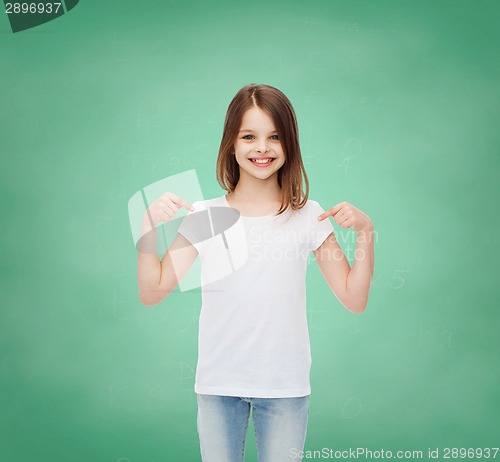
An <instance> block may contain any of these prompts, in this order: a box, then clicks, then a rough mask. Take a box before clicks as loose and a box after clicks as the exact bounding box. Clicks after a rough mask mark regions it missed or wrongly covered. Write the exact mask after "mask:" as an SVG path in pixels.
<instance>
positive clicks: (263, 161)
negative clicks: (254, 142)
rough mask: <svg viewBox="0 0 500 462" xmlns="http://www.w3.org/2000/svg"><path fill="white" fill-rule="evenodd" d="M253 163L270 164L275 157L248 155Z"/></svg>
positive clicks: (263, 165) (261, 165) (262, 165)
mask: <svg viewBox="0 0 500 462" xmlns="http://www.w3.org/2000/svg"><path fill="white" fill-rule="evenodd" d="M248 160H249V161H250V162H252V164H253V165H255V166H257V167H267V166H268V165H271V164H272V163H273V162H274V161H275V160H276V158H275V157H250V158H249V159H248Z"/></svg>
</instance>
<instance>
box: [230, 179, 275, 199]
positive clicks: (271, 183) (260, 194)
mask: <svg viewBox="0 0 500 462" xmlns="http://www.w3.org/2000/svg"><path fill="white" fill-rule="evenodd" d="M230 196H231V197H233V198H234V200H237V201H238V202H249V203H254V202H255V203H262V202H264V201H275V202H280V201H281V188H280V186H279V184H278V174H277V173H276V174H275V175H273V176H272V177H270V178H266V179H265V180H260V179H258V178H254V177H250V176H247V175H240V179H239V181H238V184H237V185H236V187H235V188H234V191H233V192H232V193H230Z"/></svg>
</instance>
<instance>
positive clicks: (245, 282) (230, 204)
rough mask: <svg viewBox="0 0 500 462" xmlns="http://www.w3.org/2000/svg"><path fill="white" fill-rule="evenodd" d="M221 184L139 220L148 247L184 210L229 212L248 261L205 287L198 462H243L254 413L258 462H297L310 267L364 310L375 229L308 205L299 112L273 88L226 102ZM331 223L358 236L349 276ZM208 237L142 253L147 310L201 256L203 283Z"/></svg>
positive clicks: (184, 236) (304, 408) (347, 214)
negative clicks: (218, 192) (208, 195)
mask: <svg viewBox="0 0 500 462" xmlns="http://www.w3.org/2000/svg"><path fill="white" fill-rule="evenodd" d="M217 180H218V182H219V184H220V185H221V186H222V188H223V189H224V190H226V191H227V193H228V194H227V195H223V196H220V197H217V198H214V199H210V200H205V201H198V202H195V203H193V205H191V204H189V203H188V202H186V201H185V200H183V199H182V198H180V197H179V196H177V195H176V194H174V193H172V192H166V193H164V194H163V195H162V196H161V197H160V198H158V199H157V200H156V201H155V202H153V203H152V204H151V206H150V207H149V209H148V211H147V213H146V214H145V215H144V220H143V233H144V234H145V235H149V239H150V240H151V242H156V241H155V226H156V225H157V224H158V223H160V222H166V221H169V220H171V219H172V218H173V217H174V216H175V215H176V213H177V212H178V210H179V209H180V208H181V207H186V208H187V209H188V210H189V213H188V215H187V216H186V218H187V217H189V216H194V215H196V214H197V213H198V212H202V211H207V210H210V209H211V208H212V209H213V208H216V207H225V208H226V209H229V210H234V211H236V212H237V213H238V221H239V222H240V224H241V226H242V227H243V229H244V232H245V233H244V235H245V236H246V238H245V239H246V241H241V242H240V247H243V248H246V250H248V252H246V256H247V258H246V261H245V263H244V264H243V265H241V266H240V267H238V268H234V270H233V271H231V272H230V273H229V274H227V275H226V276H225V277H220V278H218V279H216V280H215V281H212V282H210V284H205V285H204V286H203V287H202V309H201V312H200V321H199V342H198V364H197V369H196V382H195V392H196V393H197V400H198V416H197V429H198V434H199V437H200V450H201V455H202V460H203V462H242V461H244V451H245V438H246V434H247V427H248V422H249V417H250V413H251V412H252V415H253V422H254V427H255V436H256V443H257V453H258V461H259V462H283V461H287V460H294V461H297V460H302V458H301V457H299V456H300V454H301V452H302V451H303V448H304V443H305V438H306V432H307V422H308V413H309V396H310V393H311V387H310V381H309V375H310V367H311V354H310V342H309V333H308V326H307V316H306V285H305V280H306V269H307V258H308V255H309V252H311V251H312V252H313V254H314V257H315V260H316V261H317V263H318V266H319V268H320V270H321V273H322V274H323V276H324V278H325V280H326V282H327V284H328V285H329V287H330V288H331V290H332V292H333V293H334V294H335V296H336V297H337V298H338V300H339V301H340V302H341V303H342V305H343V306H345V307H346V308H347V309H348V310H349V311H351V312H353V313H360V312H362V311H364V309H365V307H366V305H367V302H368V295H369V291H370V285H371V280H372V276H373V265H374V251H373V233H374V229H373V224H372V222H371V220H370V218H369V217H368V216H367V215H366V214H364V213H363V212H362V211H361V210H359V209H358V208H356V207H354V206H353V205H352V204H350V203H348V202H340V203H338V204H336V205H335V206H333V207H331V208H330V209H328V210H327V211H324V210H323V209H322V208H321V206H320V205H319V204H318V202H316V201H313V200H310V199H308V195H309V183H308V178H307V175H306V172H305V169H304V165H303V162H302V156H301V151H300V146H299V137H298V127H297V120H296V116H295V112H294V110H293V108H292V105H291V103H290V101H289V100H288V98H287V97H286V96H285V95H284V94H283V93H282V92H281V91H279V90H278V89H276V88H274V87H272V86H269V85H256V84H251V85H247V86H245V87H243V88H242V89H241V90H240V91H239V92H238V93H237V94H236V96H235V97H234V98H233V100H232V101H231V103H230V105H229V108H228V111H227V114H226V119H225V123H224V132H223V135H222V140H221V145H220V149H219V155H218V159H217ZM328 216H331V217H332V218H333V219H334V220H335V222H337V223H338V224H339V225H340V226H342V227H343V228H352V229H353V230H354V231H355V232H356V233H357V244H356V253H355V259H354V263H353V266H352V268H351V267H350V266H349V263H348V261H347V259H346V258H345V256H344V254H343V252H342V250H341V248H340V247H339V245H338V243H337V240H336V238H335V234H334V232H333V231H334V230H333V226H332V224H331V222H330V221H329V220H328V219H327V217H328ZM204 234H206V233H205V231H204V230H201V229H200V227H199V226H189V221H188V220H186V219H185V220H184V221H183V223H182V225H181V227H180V229H179V233H178V234H177V237H176V239H175V240H174V242H173V243H172V246H171V247H170V248H169V250H168V251H167V252H166V253H165V255H164V257H163V258H162V260H161V261H160V260H159V259H158V256H157V254H156V252H147V251H141V249H139V256H138V259H139V260H138V266H139V268H138V277H139V295H140V299H141V301H142V303H143V304H145V305H155V304H157V303H159V302H160V301H161V300H162V299H163V298H165V297H166V296H168V294H170V293H171V292H172V291H173V290H174V288H175V287H176V286H177V284H178V283H179V281H181V280H182V278H183V277H184V275H185V274H186V273H187V271H188V270H189V268H190V267H191V265H192V263H193V262H194V260H195V259H196V257H197V256H198V255H200V256H201V258H202V272H203V273H204V274H210V273H211V272H214V271H217V269H218V266H220V260H219V258H218V257H217V256H218V255H220V252H222V251H224V246H223V245H222V240H223V239H222V238H219V239H218V241H219V245H220V248H219V250H218V248H217V247H216V245H217V244H216V242H217V239H209V240H207V239H203V237H202V236H203V235H204ZM283 236H285V237H286V238H283ZM224 245H225V246H226V249H227V242H226V241H225V240H224ZM229 248H231V246H229ZM233 248H234V243H233ZM174 249H175V259H174V258H173V255H174V252H173V250H174ZM174 260H175V264H174Z"/></svg>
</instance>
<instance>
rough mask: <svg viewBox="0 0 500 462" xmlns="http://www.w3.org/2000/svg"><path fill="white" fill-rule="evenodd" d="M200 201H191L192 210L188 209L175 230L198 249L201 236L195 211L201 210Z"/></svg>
mask: <svg viewBox="0 0 500 462" xmlns="http://www.w3.org/2000/svg"><path fill="white" fill-rule="evenodd" d="M201 204H202V202H201V201H197V202H193V204H192V205H193V208H194V210H193V211H192V212H191V211H190V210H188V213H187V214H186V215H185V216H184V218H183V219H182V222H181V225H180V226H179V229H178V230H177V232H178V233H179V234H182V235H183V236H184V237H185V238H186V239H187V240H188V241H189V242H190V243H191V244H192V245H193V247H194V248H195V249H196V250H198V252H199V251H200V246H201V242H202V240H203V237H202V236H201V234H200V233H201V229H200V226H199V223H198V217H197V216H196V213H197V212H199V211H200V210H201V208H202V207H201ZM198 216H199V214H198Z"/></svg>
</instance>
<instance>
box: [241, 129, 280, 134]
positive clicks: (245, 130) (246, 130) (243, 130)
mask: <svg viewBox="0 0 500 462" xmlns="http://www.w3.org/2000/svg"><path fill="white" fill-rule="evenodd" d="M253 131H254V130H249V129H248V128H243V129H241V130H240V133H243V132H249V133H251V132H253ZM270 133H278V131H277V130H273V131H272V132H270Z"/></svg>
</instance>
